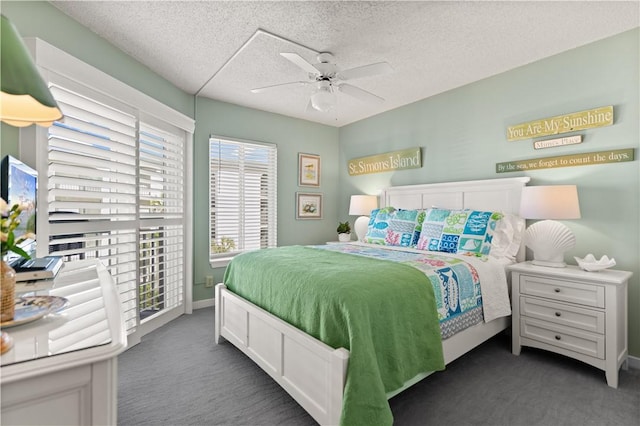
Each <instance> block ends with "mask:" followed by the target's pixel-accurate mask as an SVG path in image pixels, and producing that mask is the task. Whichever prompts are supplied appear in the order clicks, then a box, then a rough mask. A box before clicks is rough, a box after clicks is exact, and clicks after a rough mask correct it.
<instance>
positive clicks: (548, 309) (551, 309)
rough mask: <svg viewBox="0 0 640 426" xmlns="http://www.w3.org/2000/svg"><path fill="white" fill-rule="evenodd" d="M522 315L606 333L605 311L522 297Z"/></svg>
mask: <svg viewBox="0 0 640 426" xmlns="http://www.w3.org/2000/svg"><path fill="white" fill-rule="evenodd" d="M520 315H524V316H527V317H530V318H538V319H541V320H544V321H549V322H552V323H555V324H561V325H566V326H567V327H575V328H579V329H582V330H586V331H591V332H592V333H599V334H604V323H605V315H604V311H597V310H594V309H587V308H581V307H578V306H575V305H568V304H565V303H556V302H552V301H550V300H547V299H538V298H534V297H520Z"/></svg>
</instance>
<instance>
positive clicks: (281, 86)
mask: <svg viewBox="0 0 640 426" xmlns="http://www.w3.org/2000/svg"><path fill="white" fill-rule="evenodd" d="M307 84H309V82H308V81H292V82H291V83H282V84H274V85H273V86H265V87H257V88H255V89H251V93H262V92H266V91H268V90H272V89H285V88H288V87H294V86H304V85H307Z"/></svg>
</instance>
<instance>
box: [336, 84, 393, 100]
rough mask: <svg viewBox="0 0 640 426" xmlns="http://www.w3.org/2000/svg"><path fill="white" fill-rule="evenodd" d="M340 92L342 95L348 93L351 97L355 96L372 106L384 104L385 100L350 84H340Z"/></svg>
mask: <svg viewBox="0 0 640 426" xmlns="http://www.w3.org/2000/svg"><path fill="white" fill-rule="evenodd" d="M337 86H338V90H340V91H341V92H342V93H346V94H347V95H349V96H353V97H354V98H356V99H358V100H361V101H362V102H366V103H370V104H381V103H383V102H384V99H383V98H381V97H380V96H376V95H374V94H373V93H370V92H367V91H366V90H363V89H361V88H359V87H356V86H352V85H350V84H346V83H343V84H340V85H337Z"/></svg>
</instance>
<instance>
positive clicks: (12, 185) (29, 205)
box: [0, 155, 38, 261]
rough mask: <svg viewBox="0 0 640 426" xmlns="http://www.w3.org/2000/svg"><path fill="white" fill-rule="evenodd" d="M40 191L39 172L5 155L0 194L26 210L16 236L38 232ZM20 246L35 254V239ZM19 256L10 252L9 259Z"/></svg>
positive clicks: (0, 180) (1, 171) (0, 175)
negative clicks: (37, 220)
mask: <svg viewBox="0 0 640 426" xmlns="http://www.w3.org/2000/svg"><path fill="white" fill-rule="evenodd" d="M37 193H38V172H37V171H35V170H34V169H32V168H31V167H29V166H27V165H26V164H24V163H23V162H22V161H20V160H18V159H17V158H14V157H12V156H10V155H7V156H5V157H4V158H3V159H2V163H1V164H0V196H1V197H2V198H3V199H4V200H5V201H6V202H7V204H9V206H11V205H13V204H16V203H21V204H22V206H23V207H24V210H23V211H22V213H21V214H20V216H19V217H20V225H19V226H18V228H16V230H15V231H14V234H15V235H16V237H19V236H21V235H23V234H25V233H27V232H32V233H33V234H35V233H36V211H37ZM20 248H21V249H23V250H24V251H26V252H27V253H29V254H30V255H34V254H35V249H36V241H35V239H27V240H25V241H24V242H22V243H21V244H20ZM14 257H17V255H16V254H15V253H9V254H8V255H7V260H8V261H11V260H12V259H13V258H14Z"/></svg>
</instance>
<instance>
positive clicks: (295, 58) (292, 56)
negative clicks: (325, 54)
mask: <svg viewBox="0 0 640 426" xmlns="http://www.w3.org/2000/svg"><path fill="white" fill-rule="evenodd" d="M280 55H282V56H284V57H285V58H287V59H288V60H290V61H291V62H293V63H294V64H296V65H297V66H299V67H300V68H302V69H303V70H305V71H306V72H308V73H310V74H318V73H319V71H318V69H316V67H314V66H313V65H311V64H310V63H309V62H307V60H306V59H304V58H303V57H302V56H300V55H298V54H297V53H280Z"/></svg>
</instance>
